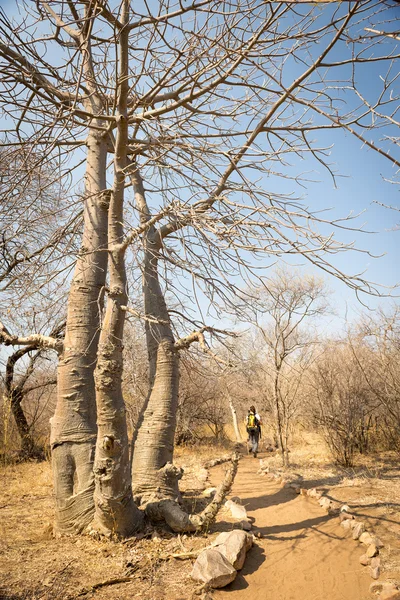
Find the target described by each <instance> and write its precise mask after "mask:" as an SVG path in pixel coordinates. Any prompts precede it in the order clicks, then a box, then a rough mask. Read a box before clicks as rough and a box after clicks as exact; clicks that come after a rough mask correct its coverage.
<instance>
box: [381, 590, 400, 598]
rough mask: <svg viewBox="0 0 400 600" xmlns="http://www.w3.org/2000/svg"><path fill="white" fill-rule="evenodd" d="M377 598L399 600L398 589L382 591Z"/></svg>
mask: <svg viewBox="0 0 400 600" xmlns="http://www.w3.org/2000/svg"><path fill="white" fill-rule="evenodd" d="M379 600H400V591H399V590H396V589H394V590H392V591H390V590H388V591H384V592H382V593H381V594H380V596H379Z"/></svg>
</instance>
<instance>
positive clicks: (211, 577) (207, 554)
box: [191, 548, 237, 588]
mask: <svg viewBox="0 0 400 600" xmlns="http://www.w3.org/2000/svg"><path fill="white" fill-rule="evenodd" d="M236 575H237V571H236V569H235V568H234V567H233V566H232V565H231V563H230V562H229V561H228V560H227V559H226V558H225V556H223V555H222V554H221V552H219V551H218V550H216V549H214V548H209V549H207V550H204V551H203V552H202V553H201V554H200V555H199V556H198V557H197V560H196V562H195V563H194V566H193V570H192V573H191V578H192V579H194V580H195V581H201V582H202V583H206V584H208V585H209V586H210V587H211V588H222V587H225V586H226V585H228V584H229V583H231V582H232V581H233V580H234V579H235V577H236Z"/></svg>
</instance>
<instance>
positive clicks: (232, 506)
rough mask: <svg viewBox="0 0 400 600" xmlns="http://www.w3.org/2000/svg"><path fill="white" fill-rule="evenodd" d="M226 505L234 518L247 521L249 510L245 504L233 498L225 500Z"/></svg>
mask: <svg viewBox="0 0 400 600" xmlns="http://www.w3.org/2000/svg"><path fill="white" fill-rule="evenodd" d="M225 507H226V508H227V509H228V510H230V512H231V515H232V517H233V518H234V519H237V520H238V521H246V520H247V512H246V509H245V507H244V506H241V505H240V504H236V502H233V501H232V500H228V501H227V502H225Z"/></svg>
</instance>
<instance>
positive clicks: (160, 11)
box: [0, 0, 400, 535]
mask: <svg viewBox="0 0 400 600" xmlns="http://www.w3.org/2000/svg"><path fill="white" fill-rule="evenodd" d="M21 10H22V11H25V12H22V14H21V17H18V18H17V19H15V20H14V19H13V18H12V17H8V16H7V15H6V14H5V12H4V11H3V12H2V13H1V15H0V29H1V34H2V38H3V41H2V42H1V43H0V58H1V63H0V73H1V74H2V84H1V86H2V87H1V97H0V101H1V104H2V107H3V109H4V111H5V114H6V131H4V132H3V137H4V139H5V145H6V147H7V148H15V147H20V146H24V147H26V146H27V145H28V146H29V147H32V148H34V150H35V153H36V155H37V156H40V157H41V162H42V163H46V164H51V161H52V160H54V159H55V158H57V159H58V164H59V167H58V177H60V178H61V179H60V180H65V179H66V180H68V178H71V176H73V175H74V173H75V172H76V173H78V171H79V168H80V165H81V164H83V165H84V167H83V168H84V169H85V175H84V189H83V192H82V190H79V194H78V190H75V192H74V193H73V192H72V191H70V192H69V196H68V200H69V204H70V209H71V211H72V212H71V219H72V221H71V222H73V219H78V218H79V217H78V213H79V208H78V206H76V208H74V206H75V205H76V201H77V199H78V198H81V197H83V234H82V243H81V248H80V251H79V253H78V255H77V258H76V263H75V270H74V274H73V277H72V281H71V286H70V291H69V299H68V311H67V325H66V333H65V339H64V342H63V343H61V342H60V341H59V340H56V339H54V338H52V337H51V336H41V335H35V334H32V335H17V334H15V333H14V332H11V333H10V332H9V331H8V329H7V326H6V325H5V326H4V327H3V329H2V332H1V337H2V340H3V341H4V342H5V343H7V344H12V345H30V344H32V341H33V340H35V342H37V343H38V344H39V345H40V346H41V347H46V348H53V349H54V350H55V351H57V352H58V354H59V371H58V403H57V408H56V412H55V415H54V418H53V421H52V452H53V469H54V480H55V488H56V499H57V511H56V518H57V527H58V529H59V530H60V531H61V532H73V531H77V530H78V531H80V530H82V529H83V528H84V527H86V526H87V525H88V524H89V523H91V522H92V521H93V513H94V511H95V516H94V521H93V525H92V526H93V528H94V529H96V530H98V531H100V532H105V533H111V532H113V533H115V534H117V535H127V534H129V533H131V532H132V531H134V529H135V528H136V527H138V526H140V519H141V516H140V515H141V513H139V512H138V511H137V510H135V506H134V504H133V501H132V491H131V478H130V473H129V454H128V438H127V426H126V418H125V406H124V401H123V396H122V366H123V359H122V346H123V330H124V321H125V315H126V312H132V310H133V312H134V314H136V316H140V314H139V315H138V314H137V310H136V308H135V306H134V307H133V308H132V305H131V303H128V291H129V286H128V279H127V273H128V274H129V275H132V278H133V280H135V281H136V282H137V279H138V277H139V276H141V277H142V280H143V293H144V301H143V306H144V314H143V315H142V317H143V320H144V322H145V326H146V337H147V345H148V354H149V362H150V392H149V394H148V402H147V407H146V408H145V411H144V421H143V425H142V427H141V428H140V430H139V433H138V437H137V440H136V443H135V452H134V458H133V485H134V491H135V495H136V496H137V497H140V498H141V501H142V503H143V505H146V506H147V507H148V514H153V516H155V517H157V518H165V519H166V520H167V522H169V523H170V524H171V525H173V526H174V527H177V528H180V529H182V528H185V527H186V528H189V529H190V528H195V527H197V526H198V525H199V523H200V522H201V519H198V520H197V521H196V519H192V520H191V519H190V518H189V517H188V516H187V515H186V516H185V515H181V514H180V513H179V516H177V515H178V512H177V511H178V509H179V507H177V505H176V503H175V500H176V499H177V497H178V485H177V478H178V477H179V473H178V472H177V470H176V469H175V468H174V466H173V440H174V433H175V427H176V409H177V401H178V373H179V369H178V366H179V353H180V352H181V351H183V350H184V349H186V348H187V347H188V346H189V345H190V344H191V343H193V342H199V343H200V344H201V345H203V347H204V348H206V347H207V346H206V341H205V337H204V336H205V334H206V335H207V333H210V327H209V324H208V323H207V322H205V319H203V318H197V317H196V316H193V313H191V312H190V310H189V311H188V310H187V307H188V304H189V303H193V301H194V298H196V297H198V296H199V294H200V295H202V296H205V297H206V298H207V299H208V301H209V302H211V303H212V305H213V307H214V309H213V310H214V311H215V312H216V313H217V314H221V313H222V312H223V311H224V310H225V308H228V309H229V308H231V309H232V308H233V307H234V306H235V305H236V304H237V302H236V299H235V293H236V292H237V291H239V290H238V288H239V287H240V286H239V285H238V284H237V283H235V281H236V282H237V277H243V276H245V277H250V278H251V277H252V276H253V273H254V272H255V267H254V257H257V256H258V257H259V256H272V257H279V256H282V255H284V254H301V255H303V256H304V257H305V259H307V260H309V261H310V262H311V263H313V264H315V265H317V266H319V267H320V268H322V269H323V270H324V271H326V272H328V273H331V274H333V275H335V276H337V277H339V278H341V279H343V280H344V281H346V283H347V284H348V285H349V286H350V287H352V288H354V289H356V290H360V289H364V290H365V291H369V292H374V291H375V288H373V287H372V286H371V285H370V284H369V283H368V282H367V281H366V280H364V279H363V278H362V277H360V276H359V275H351V274H350V275H346V274H344V273H342V272H340V271H339V270H338V269H337V268H336V267H335V266H334V263H333V261H331V258H332V257H333V256H334V255H335V254H337V253H338V252H342V251H348V250H349V249H350V248H351V245H349V244H348V243H346V242H341V241H340V240H337V239H336V238H335V237H334V236H333V234H332V233H328V234H326V235H324V234H322V233H320V231H319V226H320V225H322V226H323V227H324V228H326V227H327V226H329V227H330V228H331V229H332V228H336V229H338V230H340V228H350V229H351V228H352V226H353V225H352V217H351V216H347V217H344V218H343V219H339V220H333V219H329V218H325V217H324V215H323V213H320V212H310V210H309V209H308V208H307V207H306V206H304V205H303V204H302V203H301V201H300V199H298V198H296V197H295V195H293V196H292V195H285V194H280V193H277V192H276V191H273V190H274V186H273V185H272V186H271V189H268V183H267V182H268V181H269V180H271V181H277V180H278V179H279V177H284V178H286V179H289V180H290V179H291V180H292V181H293V185H294V186H295V187H296V186H297V183H296V182H302V181H303V180H305V179H306V176H301V174H300V173H299V171H298V170H297V169H296V173H293V172H292V171H291V170H290V169H289V168H288V157H289V156H291V157H293V158H294V157H304V156H310V157H313V158H314V159H315V160H316V161H317V163H318V164H321V163H322V165H324V166H325V167H326V168H327V169H328V171H329V172H330V173H331V174H332V176H333V177H334V173H333V172H332V169H331V167H330V165H329V164H328V162H327V161H328V159H327V149H326V148H324V147H321V145H320V144H319V143H318V142H317V141H314V136H315V135H316V134H317V133H318V131H322V130H327V129H328V130H332V131H334V130H338V131H346V132H350V133H351V134H352V135H354V136H356V137H357V138H359V139H360V140H362V141H363V143H364V144H365V145H367V146H368V147H369V148H371V149H373V150H375V151H377V152H379V153H380V154H381V155H382V156H384V157H386V158H388V159H389V160H390V161H392V163H394V164H395V165H397V166H399V165H400V161H399V160H398V159H397V158H396V157H395V156H392V154H391V152H392V141H391V138H390V136H389V137H387V138H386V139H383V140H381V139H380V135H381V134H382V132H383V131H384V129H385V127H391V125H392V123H393V119H394V118H395V115H396V111H397V110H398V102H397V98H396V96H395V94H393V93H392V83H393V79H395V75H394V74H393V66H392V63H393V61H394V60H395V59H396V58H398V54H397V53H396V52H397V51H396V46H395V45H393V42H395V40H392V39H391V38H381V37H379V38H378V39H377V40H376V41H375V42H374V41H373V40H372V41H371V39H370V38H369V37H368V38H367V37H366V36H365V27H367V26H373V27H378V26H379V23H380V22H381V21H382V20H384V19H386V18H390V15H391V12H390V11H391V3H390V2H389V1H388V0H387V1H385V2H378V1H368V2H344V3H343V2H342V3H340V5H334V4H330V5H325V6H324V7H323V9H322V10H321V9H320V7H319V6H313V5H305V4H304V5H302V6H301V8H299V6H297V5H296V4H289V3H266V2H261V1H260V0H241V1H240V2H229V1H223V2H221V1H220V0H212V1H211V2H210V1H205V0H196V1H195V2H193V3H191V4H189V5H188V6H183V5H182V4H181V3H179V2H175V1H173V0H171V1H168V0H165V1H162V2H159V3H158V4H157V5H156V6H155V7H153V8H149V7H148V5H146V4H145V5H143V6H141V7H137V6H136V5H134V4H133V3H131V2H129V0H120V1H119V2H115V3H111V2H107V1H106V0H97V2H92V1H89V2H86V1H82V2H81V1H79V2H71V1H69V0H55V1H53V2H51V3H50V2H44V1H42V0H40V1H38V2H37V3H36V4H35V5H32V4H31V3H28V2H27V3H25V5H24V8H23V9H21ZM365 63H371V64H372V63H378V64H379V63H381V65H382V81H381V90H380V93H379V94H378V96H377V97H376V98H374V99H367V100H368V102H369V104H366V103H365V102H364V101H360V96H359V95H357V68H358V66H359V65H360V66H362V67H365ZM348 66H350V67H351V68H350V69H348ZM343 94H345V96H346V100H347V104H344V103H343V102H342V100H343ZM8 123H9V124H10V126H9V127H8ZM108 154H112V155H113V160H112V161H110V162H108V161H107V155H108ZM130 188H132V190H133V195H131V196H130V195H129V193H130ZM64 189H69V188H68V186H65V188H64ZM354 227H355V228H356V229H357V224H356V223H355V224H354ZM107 270H108V280H107V277H106V274H107ZM189 282H190V286H191V288H192V291H188V283H189ZM104 298H106V307H105V311H103V303H104ZM171 298H173V299H174V300H175V301H176V300H177V301H178V303H179V313H180V315H179V316H178V315H177V313H176V312H173V311H171V310H170V308H171ZM133 304H134V305H135V304H136V303H135V302H134V303H133ZM174 310H175V309H174ZM103 312H104V314H103ZM182 314H183V317H182ZM193 329H194V330H195V331H194V332H193ZM96 418H97V426H96ZM96 439H97V444H96V451H95V459H94V463H93V450H94V444H95V441H96ZM93 500H94V501H95V507H94V505H93Z"/></svg>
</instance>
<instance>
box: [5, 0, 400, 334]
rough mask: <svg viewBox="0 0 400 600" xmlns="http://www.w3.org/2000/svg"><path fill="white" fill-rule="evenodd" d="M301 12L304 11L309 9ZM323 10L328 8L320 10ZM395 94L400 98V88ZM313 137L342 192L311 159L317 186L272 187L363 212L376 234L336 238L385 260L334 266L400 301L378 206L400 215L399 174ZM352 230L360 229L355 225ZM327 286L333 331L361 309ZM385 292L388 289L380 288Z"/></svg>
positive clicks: (392, 243)
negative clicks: (325, 151)
mask: <svg viewBox="0 0 400 600" xmlns="http://www.w3.org/2000/svg"><path fill="white" fill-rule="evenodd" d="M2 6H3V8H5V9H6V10H7V12H8V14H9V13H10V11H12V10H13V9H15V8H16V4H15V2H14V0H13V1H11V0H6V1H5V2H4V0H3V3H2ZM303 10H306V7H304V8H303ZM320 10H321V11H323V10H325V9H324V8H323V7H320ZM392 15H393V22H391V23H388V24H387V26H386V27H385V29H386V30H387V31H389V30H392V29H393V27H394V19H395V18H396V16H397V15H400V8H393V10H392ZM389 43H391V44H393V47H394V46H395V44H396V42H395V41H393V42H389ZM398 45H400V44H398ZM397 70H398V69H397ZM289 72H290V71H289ZM380 74H381V66H379V65H376V66H374V67H368V68H363V69H361V70H360V72H359V84H360V85H361V87H362V89H363V91H364V93H365V94H366V95H367V96H369V97H372V96H374V94H376V91H377V89H378V88H379V85H380V83H381V81H380V79H379V76H380ZM395 93H397V94H398V93H399V86H398V85H397V90H395ZM386 133H387V132H386ZM392 134H393V135H394V136H396V135H398V132H397V130H396V128H395V127H393V130H392ZM315 138H316V139H317V140H318V142H320V143H321V144H324V145H331V144H334V147H333V148H332V150H331V160H330V162H331V163H333V165H334V170H335V171H336V172H337V174H338V175H341V176H342V177H338V178H337V185H338V187H337V188H335V187H334V185H333V182H332V179H331V177H330V176H329V174H328V172H327V171H326V170H324V169H323V167H322V166H320V165H319V164H318V163H316V162H315V161H311V160H309V159H305V160H302V161H299V162H298V163H295V167H294V168H296V169H301V170H302V171H313V173H311V174H310V177H311V178H312V179H316V180H318V183H313V184H309V185H308V187H307V189H303V190H300V189H295V187H294V185H293V183H292V182H290V181H287V180H283V181H281V180H280V181H276V182H272V185H274V186H276V187H277V188H279V189H280V191H281V192H284V193H288V192H290V191H292V190H295V191H296V193H299V192H301V193H302V194H303V199H304V203H305V204H306V205H308V206H309V207H310V209H311V210H318V209H321V208H323V207H324V208H328V207H332V212H331V214H332V216H335V217H339V216H342V217H343V216H345V215H346V214H347V213H349V212H350V211H352V212H353V213H359V212H361V211H365V212H364V214H363V215H361V216H360V217H359V219H358V221H357V223H358V224H359V225H361V224H363V223H365V229H366V230H371V231H373V232H375V233H371V234H363V233H361V232H360V231H355V232H344V231H342V232H338V233H337V237H339V238H340V239H342V240H345V241H351V240H354V242H355V246H356V247H357V248H360V249H364V250H368V251H369V252H370V253H371V254H373V255H377V256H378V255H383V256H382V257H381V258H379V259H373V258H371V257H370V256H368V255H367V254H362V253H357V252H346V253H345V254H340V255H337V256H336V257H335V258H334V261H333V262H334V264H335V265H336V266H337V267H338V268H340V269H341V270H343V271H344V272H347V273H356V272H364V275H363V276H364V278H366V279H368V280H371V281H374V282H376V283H379V284H382V285H383V286H387V289H386V293H387V294H392V295H393V296H394V297H396V295H397V294H398V293H400V290H393V291H391V290H390V289H389V288H391V287H393V286H396V284H397V283H398V282H399V280H400V275H399V268H398V261H399V239H400V238H399V236H400V230H398V229H396V228H397V225H398V223H400V212H396V211H394V210H389V209H385V208H383V207H381V206H379V205H378V204H375V202H380V203H382V204H386V205H391V206H394V207H397V208H398V209H399V210H400V203H399V187H398V185H394V184H392V183H389V182H388V181H385V179H392V178H393V177H394V176H395V170H394V169H393V167H392V166H391V164H390V163H389V161H388V160H387V159H385V158H383V157H381V156H379V155H378V154H377V153H375V152H373V151H372V150H370V149H368V148H366V147H364V148H362V147H361V146H362V143H361V142H360V141H359V140H357V139H355V138H354V137H352V136H351V134H349V133H347V134H345V133H343V132H332V131H330V132H329V133H326V132H318V133H316V134H315ZM316 169H318V170H316ZM327 216H328V214H327ZM354 225H355V226H356V223H354ZM266 262H267V261H266ZM294 263H296V264H302V265H304V266H303V268H304V270H306V271H308V272H309V271H311V270H312V271H313V272H315V269H314V268H312V267H310V266H309V265H308V264H307V263H306V261H304V260H294V259H292V258H291V259H290V264H294ZM327 283H328V285H329V287H330V288H331V290H332V293H333V295H332V301H333V304H334V306H335V309H336V312H337V317H335V319H333V320H331V321H330V325H329V327H330V328H331V329H338V328H341V326H342V325H341V324H342V319H343V317H344V316H345V314H346V313H347V314H348V316H349V318H350V319H351V318H355V317H356V316H357V313H358V311H361V310H362V309H363V307H362V305H361V304H360V303H359V302H358V300H357V298H356V295H355V294H354V292H353V291H352V290H350V289H349V288H347V287H346V286H345V285H344V284H343V283H342V282H340V281H338V280H336V279H334V278H332V277H330V278H329V279H328V278H327ZM382 292H385V290H384V289H382ZM362 300H363V302H364V303H365V304H367V305H369V306H370V307H371V308H374V307H376V306H377V305H386V306H389V305H390V303H391V302H392V301H393V300H391V299H389V298H378V299H376V298H373V297H368V296H366V295H363V296H362Z"/></svg>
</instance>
